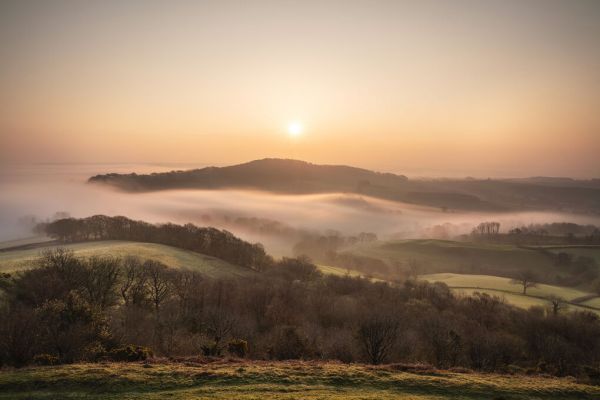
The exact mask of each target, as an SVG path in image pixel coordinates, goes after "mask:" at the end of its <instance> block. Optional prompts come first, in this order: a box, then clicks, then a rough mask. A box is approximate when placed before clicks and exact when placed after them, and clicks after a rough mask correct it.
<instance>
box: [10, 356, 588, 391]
mask: <svg viewBox="0 0 600 400" xmlns="http://www.w3.org/2000/svg"><path fill="white" fill-rule="evenodd" d="M199 361H200V362H199ZM599 397H600V388H599V387H598V386H593V385H589V384H582V383H577V382H576V381H575V380H574V379H573V378H547V377H541V376H524V375H522V376H519V375H497V374H479V373H457V372H450V371H441V370H433V369H430V368H427V367H425V368H423V367H421V368H419V367H418V366H416V367H414V368H411V367H410V366H404V365H397V364H396V365H383V366H379V367H372V366H365V365H361V364H340V363H335V362H329V363H324V362H302V361H289V362H247V361H237V362H230V363H227V362H223V361H219V362H213V363H202V362H201V360H189V361H187V362H180V363H176V362H171V363H161V362H150V363H145V364H139V363H103V364H75V365H65V366H56V367H36V368H25V369H20V370H18V371H4V372H2V373H0V399H11V400H12V399H32V400H33V399H50V398H69V399H84V398H85V399H120V398H127V399H159V398H161V399H162V398H170V399H192V398H211V399H232V398H235V399H297V398H302V399H332V400H333V399H397V398H402V399H412V400H442V399H459V398H460V399H464V400H471V399H473V400H474V399H506V400H520V399H556V400H558V399H565V400H566V399H582V400H583V399H597V398H599Z"/></svg>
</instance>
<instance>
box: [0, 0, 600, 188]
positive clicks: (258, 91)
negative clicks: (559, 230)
mask: <svg viewBox="0 0 600 400" xmlns="http://www.w3.org/2000/svg"><path fill="white" fill-rule="evenodd" d="M599 38H600V2H599V1H593V0H592V1H579V0H565V1H552V0H540V1H532V0H521V1H510V0H506V1H487V0H480V1H474V0H473V1H466V0H465V1H441V0H440V1H400V0H397V1H376V0H372V1H350V0H344V1H327V0H325V1H308V0H305V1H285V0H278V1H227V0H221V1H96V2H92V1H29V0H19V1H11V0H3V1H2V2H0V60H2V61H1V62H0V164H11V163H181V164H215V165H226V164H234V163H239V162H245V161H249V160H252V159H258V158H264V157H282V158H296V159H303V160H307V161H311V162H316V163H326V164H349V165H354V166H360V167H365V168H370V169H375V170H382V171H393V172H399V173H407V174H409V175H423V176H427V175H434V176H505V177H506V176H537V175H546V176H572V177H581V178H591V177H600V162H599V161H598V160H599V157H598V154H599V153H600V45H599V44H598V43H599V40H600V39H599ZM290 124H295V125H293V126H294V133H297V134H295V135H290V134H289V129H288V128H289V126H290ZM298 126H300V127H301V132H298V129H297V128H298Z"/></svg>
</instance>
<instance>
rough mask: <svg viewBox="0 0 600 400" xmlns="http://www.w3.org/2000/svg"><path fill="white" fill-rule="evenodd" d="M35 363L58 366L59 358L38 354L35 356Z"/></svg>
mask: <svg viewBox="0 0 600 400" xmlns="http://www.w3.org/2000/svg"><path fill="white" fill-rule="evenodd" d="M33 362H34V363H35V364H37V365H56V364H58V357H57V356H53V355H52V354H47V353H43V354H36V355H35V356H33Z"/></svg>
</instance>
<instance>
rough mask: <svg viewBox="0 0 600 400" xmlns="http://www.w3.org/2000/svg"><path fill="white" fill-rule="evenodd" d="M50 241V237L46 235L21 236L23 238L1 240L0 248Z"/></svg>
mask: <svg viewBox="0 0 600 400" xmlns="http://www.w3.org/2000/svg"><path fill="white" fill-rule="evenodd" d="M50 241H52V239H51V238H49V237H47V236H31V237H28V238H23V239H16V240H6V241H3V242H0V250H2V249H8V248H10V247H16V246H26V245H31V244H37V243H43V242H50Z"/></svg>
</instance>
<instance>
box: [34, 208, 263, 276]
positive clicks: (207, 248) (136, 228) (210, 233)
mask: <svg viewBox="0 0 600 400" xmlns="http://www.w3.org/2000/svg"><path fill="white" fill-rule="evenodd" d="M37 230H38V231H41V232H44V233H46V234H47V235H48V236H50V237H52V238H55V239H58V240H59V241H61V242H78V241H88V240H132V241H137V242H149V243H159V244H164V245H169V246H175V247H179V248H182V249H186V250H191V251H195V252H199V253H203V254H207V255H209V256H213V257H217V258H220V259H222V260H225V261H228V262H230V263H232V264H236V265H240V266H243V267H247V268H251V269H253V270H256V271H261V270H263V269H265V268H266V267H267V266H269V265H271V264H272V263H273V259H272V258H271V257H270V256H269V255H268V254H267V253H266V252H265V249H264V248H263V246H262V245H261V244H259V243H255V244H252V243H248V242H246V241H244V240H242V239H239V238H238V237H236V236H234V235H233V234H232V233H231V232H228V231H226V230H219V229H216V228H210V227H197V226H195V225H193V224H185V225H177V224H172V223H166V224H160V225H154V224H150V223H148V222H144V221H134V220H132V219H129V218H126V217H122V216H117V217H108V216H106V215H94V216H92V217H87V218H81V219H77V218H62V219H59V220H56V221H53V222H48V223H43V224H40V225H38V227H37Z"/></svg>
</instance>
